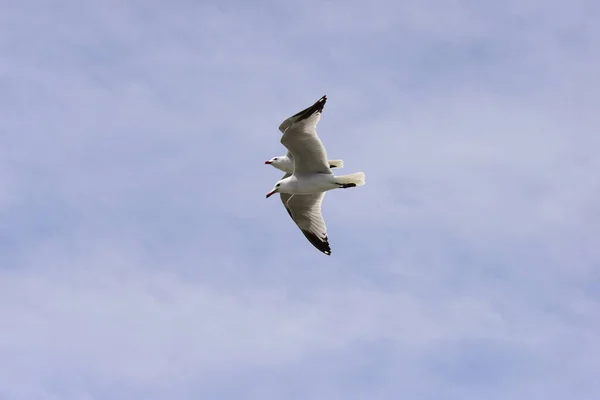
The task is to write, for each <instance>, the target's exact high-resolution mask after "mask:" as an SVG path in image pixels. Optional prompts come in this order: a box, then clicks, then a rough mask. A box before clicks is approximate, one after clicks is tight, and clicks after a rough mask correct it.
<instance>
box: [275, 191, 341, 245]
mask: <svg viewBox="0 0 600 400" xmlns="http://www.w3.org/2000/svg"><path fill="white" fill-rule="evenodd" d="M280 197H281V201H282V202H283V205H284V206H285V208H286V210H287V212H288V214H289V215H290V217H292V219H293V220H294V222H295V223H296V225H298V228H300V230H301V231H302V233H303V234H304V236H305V237H306V238H307V239H308V241H309V242H310V243H312V245H313V246H315V247H316V248H317V249H318V250H319V251H321V252H323V253H325V254H327V255H328V256H329V255H331V247H330V246H329V240H328V238H327V227H326V226H325V220H324V219H323V215H322V213H321V203H322V202H323V198H324V197H325V192H322V193H315V194H293V195H290V194H286V193H281V195H280Z"/></svg>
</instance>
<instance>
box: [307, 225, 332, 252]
mask: <svg viewBox="0 0 600 400" xmlns="http://www.w3.org/2000/svg"><path fill="white" fill-rule="evenodd" d="M302 233H303V234H304V236H306V238H307V239H308V241H309V242H310V243H311V244H312V245H313V246H315V247H316V248H317V250H319V251H320V252H322V253H323V254H325V255H328V256H330V255H331V247H330V246H329V239H328V238H327V236H325V237H324V238H323V239H321V238H319V237H318V236H317V235H315V234H313V233H311V232H308V231H302Z"/></svg>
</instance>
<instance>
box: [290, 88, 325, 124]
mask: <svg viewBox="0 0 600 400" xmlns="http://www.w3.org/2000/svg"><path fill="white" fill-rule="evenodd" d="M325 103H327V95H325V96H323V97H321V98H320V99H319V100H317V102H316V103H315V104H313V105H312V106H310V107H308V108H307V109H305V110H302V111H300V112H299V113H298V114H297V115H298V119H297V120H296V122H298V121H302V120H303V119H306V118H309V117H310V116H311V115H313V114H314V113H322V112H323V107H325Z"/></svg>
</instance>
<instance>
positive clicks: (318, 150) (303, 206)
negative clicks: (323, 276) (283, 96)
mask: <svg viewBox="0 0 600 400" xmlns="http://www.w3.org/2000/svg"><path fill="white" fill-rule="evenodd" d="M326 101H327V96H323V97H321V98H320V99H319V100H318V101H317V102H316V103H315V104H313V105H312V106H310V107H308V108H306V109H304V110H302V111H300V112H298V113H296V114H294V115H292V116H291V117H289V118H288V119H286V120H285V121H283V122H282V123H281V125H279V130H280V131H281V133H283V136H282V137H281V144H283V145H284V146H285V147H286V148H287V149H288V153H287V155H285V156H281V157H274V158H272V159H270V160H268V161H265V164H270V165H272V166H273V167H275V168H277V169H279V170H281V171H284V172H285V175H284V176H283V178H281V179H280V180H279V181H278V182H277V183H276V184H275V186H274V187H273V190H271V191H270V192H269V193H267V198H269V197H270V196H272V195H273V194H275V193H279V195H280V197H281V201H282V202H283V205H284V206H285V208H286V210H287V212H288V214H289V215H290V217H292V219H293V220H294V222H295V223H296V225H298V227H299V228H300V230H301V231H302V233H303V234H304V236H305V237H306V238H307V239H308V241H309V242H310V243H312V245H313V246H315V247H316V248H317V249H319V250H320V251H321V252H323V253H325V254H327V255H331V247H330V246H329V240H328V238H327V228H326V226H325V221H324V220H323V215H322V213H321V203H322V202H323V197H324V196H325V192H326V191H328V190H332V189H346V188H351V187H356V186H362V185H364V184H365V174H364V173H362V172H357V173H354V174H349V175H341V176H335V175H333V173H332V172H331V168H341V167H343V165H344V161H343V160H328V159H327V153H326V151H325V147H324V146H323V143H321V140H320V139H319V136H317V131H316V127H317V124H318V122H319V120H320V119H321V113H322V112H323V107H324V106H325V102H326Z"/></svg>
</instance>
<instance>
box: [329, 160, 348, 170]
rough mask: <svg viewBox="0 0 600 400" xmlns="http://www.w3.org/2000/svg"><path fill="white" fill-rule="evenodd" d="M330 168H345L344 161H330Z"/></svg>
mask: <svg viewBox="0 0 600 400" xmlns="http://www.w3.org/2000/svg"><path fill="white" fill-rule="evenodd" d="M327 162H328V163H329V168H343V167H344V160H329V161H327Z"/></svg>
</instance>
